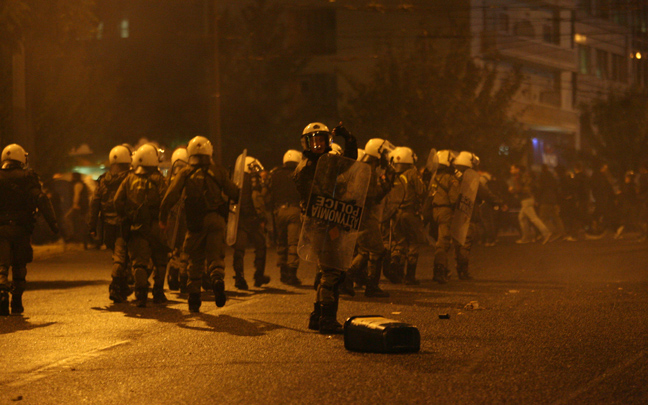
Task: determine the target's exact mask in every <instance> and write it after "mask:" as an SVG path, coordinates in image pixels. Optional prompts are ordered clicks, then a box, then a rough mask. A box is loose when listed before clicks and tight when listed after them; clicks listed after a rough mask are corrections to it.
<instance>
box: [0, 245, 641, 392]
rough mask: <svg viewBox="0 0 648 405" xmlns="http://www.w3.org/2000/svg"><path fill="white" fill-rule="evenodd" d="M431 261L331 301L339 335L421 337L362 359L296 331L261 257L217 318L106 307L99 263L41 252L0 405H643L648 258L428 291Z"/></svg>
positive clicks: (621, 249)
mask: <svg viewBox="0 0 648 405" xmlns="http://www.w3.org/2000/svg"><path fill="white" fill-rule="evenodd" d="M431 253H432V252H431V251H430V250H429V249H424V250H423V252H422V256H421V260H420V265H419V266H420V271H419V278H420V279H422V281H423V283H422V284H421V285H420V286H417V287H407V286H403V285H398V286H396V285H391V284H389V283H388V282H386V281H384V282H383V284H382V286H383V287H384V288H385V289H387V290H389V291H390V292H391V294H392V295H391V297H390V298H383V299H367V298H365V297H364V296H363V295H362V293H361V292H358V294H357V295H356V296H355V297H354V298H347V297H343V299H342V301H341V303H340V311H339V320H344V319H346V318H347V317H349V316H352V315H366V314H379V315H383V316H386V317H388V318H392V319H397V320H401V321H404V322H408V323H411V324H414V325H416V326H417V327H418V328H419V331H420V333H421V350H420V352H419V353H416V354H368V353H355V352H349V351H347V350H345V348H344V342H343V338H342V337H341V336H322V335H319V334H317V333H314V332H311V331H309V330H308V329H306V324H307V318H308V314H309V312H310V311H311V309H312V302H313V299H314V291H313V290H312V287H308V286H304V287H302V288H293V287H287V286H284V285H282V284H280V283H279V282H278V278H279V277H278V272H277V270H276V269H275V268H274V265H273V264H274V255H273V254H271V255H270V257H269V260H268V272H269V274H270V275H271V276H272V277H273V280H272V282H271V283H270V285H269V286H268V287H266V288H254V287H252V288H251V290H250V291H248V292H241V291H237V290H235V289H234V287H233V280H232V279H231V275H232V271H231V268H228V269H227V272H228V278H227V281H226V288H227V290H228V302H227V305H226V306H225V307H223V308H216V306H215V305H214V303H213V302H212V301H211V299H212V296H211V295H210V294H207V293H203V300H204V302H203V306H202V308H201V309H202V312H201V313H199V314H192V313H190V312H189V311H188V310H187V305H186V299H185V298H184V297H180V296H179V295H178V294H176V293H167V296H168V297H169V298H170V299H171V302H170V303H169V304H168V305H166V306H164V305H154V304H150V305H149V306H148V307H147V308H144V309H141V308H137V307H135V306H134V305H133V304H119V305H113V304H112V303H111V302H110V301H109V300H108V292H107V291H108V283H109V275H110V255H109V254H108V252H106V251H95V250H92V251H82V250H68V251H66V252H58V253H57V252H54V253H52V254H49V255H47V257H41V258H40V259H39V260H37V261H35V262H34V263H33V264H32V265H31V266H30V267H29V274H28V291H27V292H26V293H25V298H24V303H25V314H24V316H10V317H4V318H0V403H24V404H47V403H52V404H61V403H84V402H85V403H93V404H96V403H99V404H101V403H106V404H116V403H125V402H128V403H131V404H144V403H146V404H157V403H191V404H194V403H205V404H207V403H209V404H211V403H227V404H229V403H246V404H247V403H264V404H265V403H323V404H324V403H366V404H375V403H390V404H391V403H403V404H405V403H408V404H409V403H439V404H457V403H462V404H463V403H465V404H473V403H475V404H482V403H485V404H490V403H515V404H519V403H524V404H551V403H553V404H592V403H600V404H615V403H616V404H646V403H648V353H647V352H648V265H647V263H648V244H647V243H645V242H644V243H638V242H636V241H633V240H620V241H615V240H611V239H606V240H600V241H587V242H585V241H582V242H575V243H569V242H556V243H552V244H549V245H547V246H541V245H539V244H533V245H515V244H513V243H510V241H509V243H504V244H502V245H499V246H496V247H491V248H482V247H475V249H474V251H473V259H472V265H471V266H472V272H473V275H474V276H475V280H474V281H468V282H464V281H458V280H456V276H455V280H453V281H452V282H451V283H449V284H447V285H442V286H441V285H438V284H435V283H433V282H432V281H431V278H432V271H431V262H432V255H431ZM227 263H228V265H229V264H231V255H229V256H228V257H227ZM246 264H247V265H248V269H249V270H248V282H251V281H252V277H251V275H252V270H251V266H252V258H251V256H249V255H248V256H247V257H246ZM299 276H300V277H301V278H302V280H303V281H304V282H305V284H307V285H308V284H309V283H312V280H313V276H314V268H313V267H312V266H311V265H307V264H305V265H303V266H302V267H301V268H300V271H299ZM472 301H476V302H478V309H466V308H465V306H466V304H468V303H469V302H472ZM440 314H449V316H450V319H439V315H440Z"/></svg>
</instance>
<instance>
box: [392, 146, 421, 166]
mask: <svg viewBox="0 0 648 405" xmlns="http://www.w3.org/2000/svg"><path fill="white" fill-rule="evenodd" d="M389 156H390V160H391V162H392V164H404V163H405V164H407V163H409V164H414V163H416V154H415V153H414V151H413V150H412V149H410V148H408V147H407V146H399V147H397V148H396V149H394V150H393V151H392V153H391V154H390V155H389Z"/></svg>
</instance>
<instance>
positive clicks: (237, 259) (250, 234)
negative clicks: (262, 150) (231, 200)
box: [233, 156, 270, 290]
mask: <svg viewBox="0 0 648 405" xmlns="http://www.w3.org/2000/svg"><path fill="white" fill-rule="evenodd" d="M263 171H264V169H263V165H261V162H259V161H258V160H257V159H255V158H253V157H252V156H247V157H246V158H245V166H244V173H243V184H242V187H241V205H240V214H239V215H240V216H239V222H238V229H237V231H236V243H234V246H233V248H234V257H233V265H234V273H235V274H234V286H235V287H236V288H238V289H239V290H247V289H248V285H247V281H245V275H244V263H243V258H244V256H245V248H246V247H247V244H248V242H251V243H252V245H253V246H254V269H255V271H254V286H255V287H261V286H262V285H264V284H268V283H269V282H270V277H268V276H267V275H265V265H266V239H265V233H264V232H265V227H266V221H267V214H266V212H265V193H267V189H266V185H265V183H264V180H263V178H262V177H261V172H263Z"/></svg>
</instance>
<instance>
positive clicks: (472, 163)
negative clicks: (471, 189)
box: [453, 150, 479, 169]
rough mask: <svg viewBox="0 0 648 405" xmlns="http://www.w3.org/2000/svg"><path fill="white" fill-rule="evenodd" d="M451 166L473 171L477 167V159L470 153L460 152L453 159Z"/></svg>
mask: <svg viewBox="0 0 648 405" xmlns="http://www.w3.org/2000/svg"><path fill="white" fill-rule="evenodd" d="M453 164H454V165H455V167H456V166H465V167H469V168H471V169H474V168H475V167H477V166H478V165H479V158H478V157H477V156H476V155H475V154H474V153H472V152H467V151H465V150H464V151H461V152H459V155H457V157H456V158H455V160H454V162H453Z"/></svg>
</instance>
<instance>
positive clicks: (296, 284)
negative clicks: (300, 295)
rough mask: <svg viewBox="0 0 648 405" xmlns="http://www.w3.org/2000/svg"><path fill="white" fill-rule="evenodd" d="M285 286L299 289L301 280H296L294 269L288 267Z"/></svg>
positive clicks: (295, 270) (295, 269)
mask: <svg viewBox="0 0 648 405" xmlns="http://www.w3.org/2000/svg"><path fill="white" fill-rule="evenodd" d="M286 284H288V285H291V286H293V287H299V286H300V285H301V280H300V279H299V278H297V268H296V267H288V282H287V283H286Z"/></svg>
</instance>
